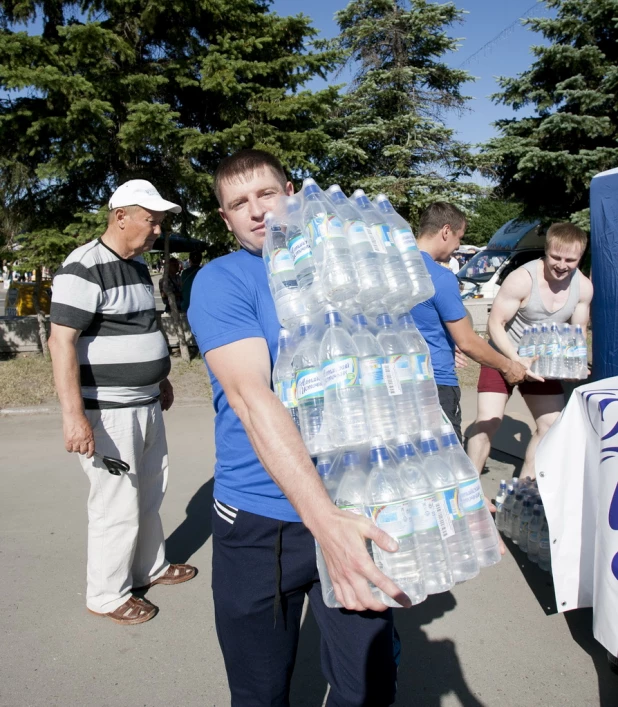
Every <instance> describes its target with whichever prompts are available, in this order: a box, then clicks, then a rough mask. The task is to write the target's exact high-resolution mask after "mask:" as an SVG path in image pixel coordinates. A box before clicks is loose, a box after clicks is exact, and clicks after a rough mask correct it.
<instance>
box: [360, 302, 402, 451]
mask: <svg viewBox="0 0 618 707" xmlns="http://www.w3.org/2000/svg"><path fill="white" fill-rule="evenodd" d="M352 321H353V329H352V340H353V341H354V343H355V344H356V347H357V349H358V355H359V357H360V373H361V384H362V386H363V392H364V394H365V409H366V411H367V417H368V422H369V429H370V431H371V436H372V437H375V436H378V437H382V438H383V439H385V440H388V439H392V438H393V437H395V436H396V434H397V412H396V410H395V403H394V402H393V401H394V398H393V397H392V396H391V395H389V392H388V388H387V387H386V380H385V377H384V367H385V366H388V365H389V363H388V360H387V358H386V356H385V354H384V349H383V348H382V346H381V344H380V342H379V341H378V340H377V339H376V337H375V336H374V335H373V334H372V333H371V332H370V331H369V327H368V325H367V319H366V317H365V315H364V314H355V315H354V316H353V317H352ZM387 375H388V372H387Z"/></svg>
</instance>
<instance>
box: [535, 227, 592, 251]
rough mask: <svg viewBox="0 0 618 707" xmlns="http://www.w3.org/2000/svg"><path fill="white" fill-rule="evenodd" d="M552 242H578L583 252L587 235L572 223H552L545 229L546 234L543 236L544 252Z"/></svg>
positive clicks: (561, 243)
mask: <svg viewBox="0 0 618 707" xmlns="http://www.w3.org/2000/svg"><path fill="white" fill-rule="evenodd" d="M553 243H555V244H556V245H561V246H570V245H575V244H576V243H579V245H580V246H581V248H582V254H583V252H584V251H585V250H586V246H587V245H588V236H587V235H586V233H585V231H582V229H581V228H580V227H579V226H576V225H575V224H574V223H552V225H551V226H550V227H549V228H548V229H547V236H546V238H545V252H546V253H547V249H548V248H549V247H550V246H551V245H552V244H553Z"/></svg>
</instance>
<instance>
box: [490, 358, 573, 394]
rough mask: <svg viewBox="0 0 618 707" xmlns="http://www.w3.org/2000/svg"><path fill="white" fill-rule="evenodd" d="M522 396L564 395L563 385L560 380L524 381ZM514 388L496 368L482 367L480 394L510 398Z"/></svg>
mask: <svg viewBox="0 0 618 707" xmlns="http://www.w3.org/2000/svg"><path fill="white" fill-rule="evenodd" d="M517 387H518V388H519V392H520V393H521V394H522V395H562V394H563V392H564V391H563V389H562V383H560V381H559V380H548V381H545V383H539V382H537V381H524V382H523V383H520V384H519V385H518V386H517ZM513 388H514V386H512V385H509V384H508V383H507V382H506V381H505V380H504V376H503V375H502V373H500V371H496V369H495V368H487V366H481V374H480V376H479V382H478V385H477V388H476V389H477V390H478V392H479V393H506V394H507V395H508V396H509V397H510V396H511V395H512V393H513Z"/></svg>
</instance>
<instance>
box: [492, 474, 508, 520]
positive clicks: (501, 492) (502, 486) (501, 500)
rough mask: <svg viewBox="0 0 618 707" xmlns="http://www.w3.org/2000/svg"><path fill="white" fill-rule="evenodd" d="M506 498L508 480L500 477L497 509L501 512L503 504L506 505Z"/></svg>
mask: <svg viewBox="0 0 618 707" xmlns="http://www.w3.org/2000/svg"><path fill="white" fill-rule="evenodd" d="M505 499H506V481H505V480H504V479H500V486H499V487H498V493H497V494H496V502H495V504H494V505H495V506H496V511H497V512H498V513H500V512H501V511H502V506H503V505H504V501H505Z"/></svg>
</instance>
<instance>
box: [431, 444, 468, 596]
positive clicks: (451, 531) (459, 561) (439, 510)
mask: <svg viewBox="0 0 618 707" xmlns="http://www.w3.org/2000/svg"><path fill="white" fill-rule="evenodd" d="M421 453H422V454H423V460H424V465H425V472H426V474H427V478H428V479H429V481H430V482H431V485H432V486H433V489H434V491H435V494H436V501H435V506H434V507H435V509H436V517H437V518H438V527H439V528H440V534H441V535H442V538H443V539H444V540H445V541H446V547H447V549H448V551H449V558H450V561H451V568H452V570H453V578H454V580H455V581H456V582H465V581H466V580H468V579H472V578H473V577H476V575H477V574H478V573H479V563H478V559H477V557H476V552H475V550H474V543H473V541H472V536H471V535H470V529H469V528H468V521H467V519H466V516H465V515H464V513H463V512H462V511H461V509H460V507H459V502H458V497H459V485H458V483H457V479H456V478H455V475H454V474H453V472H452V471H451V469H450V468H449V466H448V464H447V463H446V462H445V461H444V459H443V458H442V456H441V455H440V452H439V449H438V443H437V441H436V439H435V437H434V436H433V435H432V434H431V432H430V431H428V430H424V431H423V432H421Z"/></svg>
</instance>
